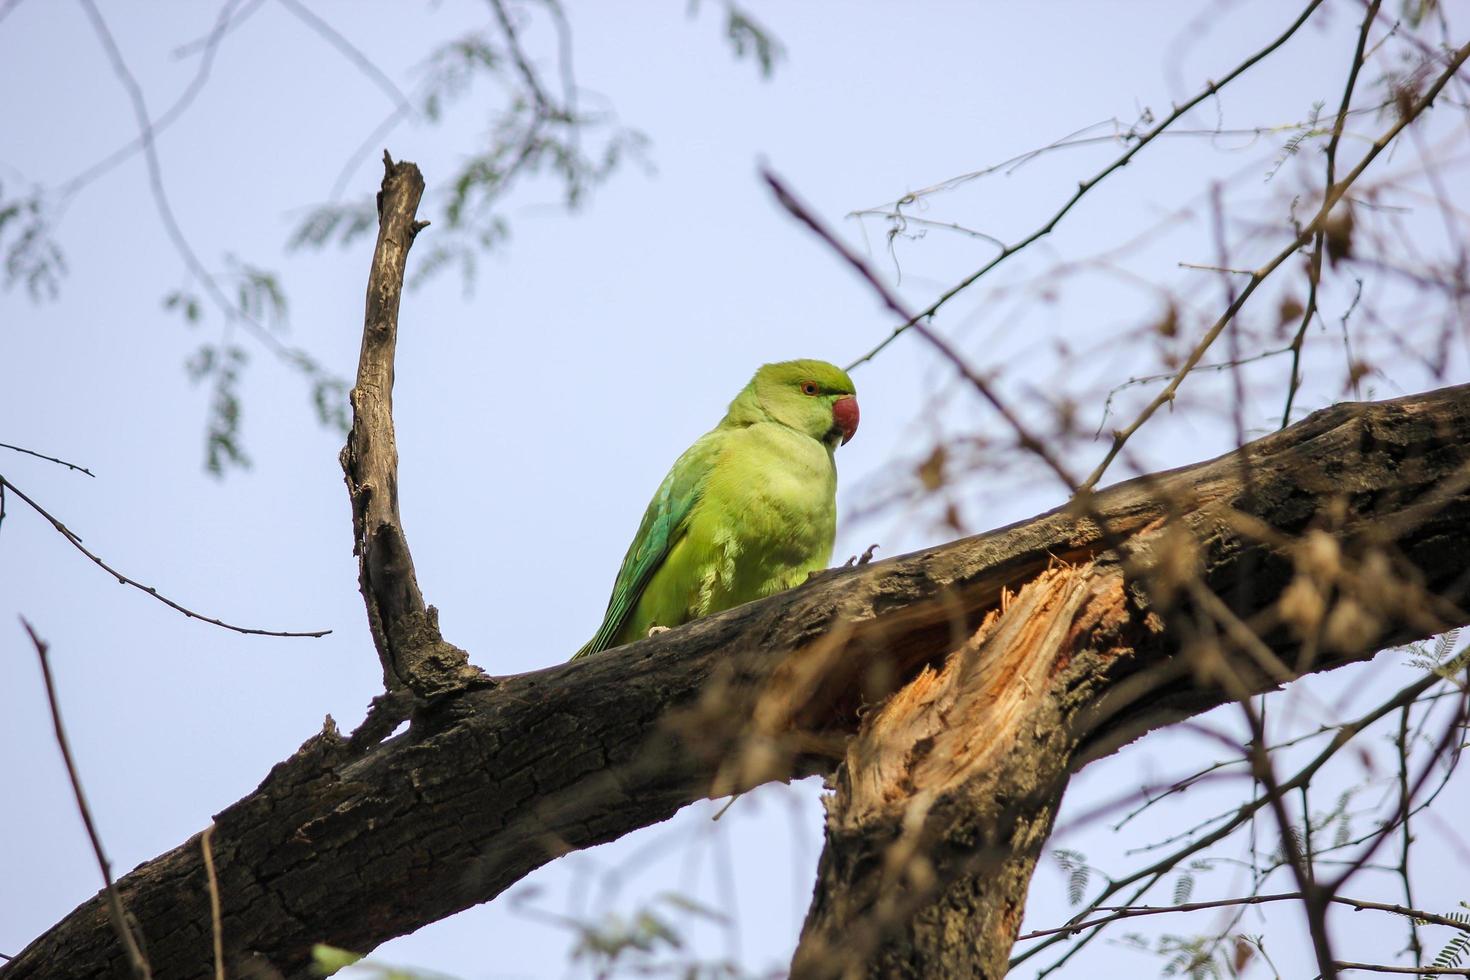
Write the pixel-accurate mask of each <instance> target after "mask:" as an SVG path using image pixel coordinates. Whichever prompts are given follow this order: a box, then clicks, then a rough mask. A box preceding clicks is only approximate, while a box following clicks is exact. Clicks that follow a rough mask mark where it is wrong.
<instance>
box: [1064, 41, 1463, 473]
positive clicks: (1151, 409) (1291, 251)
mask: <svg viewBox="0 0 1470 980" xmlns="http://www.w3.org/2000/svg"><path fill="white" fill-rule="evenodd" d="M1467 58H1470V44H1466V45H1464V46H1463V47H1461V48H1459V49H1457V50H1456V51H1455V53H1454V55H1453V56H1451V58H1450V59H1449V63H1448V66H1447V67H1446V68H1445V70H1444V71H1443V72H1442V73H1441V74H1440V75H1439V76H1438V77H1437V78H1436V79H1435V80H1434V82H1433V83H1432V84H1431V85H1430V86H1429V88H1428V89H1426V90H1425V92H1424V94H1423V95H1422V96H1420V97H1419V98H1418V99H1416V100H1415V101H1414V103H1413V104H1412V105H1411V106H1409V108H1408V109H1407V110H1406V111H1405V112H1403V114H1402V115H1401V116H1400V117H1399V118H1398V120H1397V121H1396V122H1395V123H1394V124H1393V125H1392V126H1390V127H1389V128H1388V130H1387V131H1386V132H1385V133H1383V135H1381V136H1379V137H1378V139H1376V140H1375V141H1374V142H1373V145H1372V146H1370V147H1369V148H1368V151H1367V152H1366V153H1365V154H1364V155H1363V158H1362V160H1360V161H1358V164H1357V166H1355V167H1354V168H1353V169H1352V170H1351V171H1350V172H1349V173H1348V174H1347V176H1345V177H1343V178H1342V180H1341V181H1339V182H1337V183H1336V184H1333V185H1332V186H1331V187H1328V188H1327V190H1326V192H1325V194H1324V195H1323V200H1322V204H1321V206H1320V207H1319V208H1318V210H1317V214H1316V216H1315V217H1313V218H1312V220H1311V221H1310V222H1309V223H1308V224H1307V225H1306V227H1304V228H1302V229H1301V230H1300V231H1299V232H1297V235H1296V237H1295V238H1293V239H1292V240H1291V242H1290V243H1289V244H1288V245H1287V246H1286V247H1285V248H1283V249H1282V250H1281V251H1280V252H1278V253H1276V255H1275V256H1274V257H1272V258H1271V259H1270V260H1269V261H1267V262H1266V263H1265V264H1264V265H1262V266H1261V267H1260V268H1258V269H1256V270H1255V272H1253V273H1252V274H1251V277H1250V280H1249V281H1248V282H1247V283H1246V285H1245V287H1244V288H1243V289H1242V290H1241V291H1240V295H1239V296H1237V297H1236V299H1235V302H1233V303H1231V304H1230V306H1229V307H1228V308H1227V309H1226V310H1225V312H1224V313H1222V314H1221V315H1220V318H1219V319H1218V320H1216V321H1215V323H1214V324H1213V325H1212V326H1211V327H1210V329H1209V330H1207V331H1206V332H1205V335H1204V336H1203V337H1201V338H1200V340H1199V342H1198V343H1197V344H1195V346H1194V349H1193V350H1191V351H1190V352H1189V356H1188V357H1187V358H1186V359H1185V361H1184V364H1183V365H1182V366H1181V367H1180V368H1179V370H1178V371H1177V372H1175V374H1174V377H1173V380H1171V381H1170V382H1169V383H1168V384H1167V385H1165V386H1164V388H1163V389H1162V390H1161V391H1160V392H1159V393H1158V394H1157V395H1155V396H1154V398H1153V400H1152V401H1150V402H1149V403H1148V404H1147V405H1146V406H1144V409H1143V411H1141V412H1139V414H1138V417H1137V418H1135V419H1134V420H1133V421H1132V422H1131V423H1129V425H1128V426H1127V427H1126V428H1123V429H1119V430H1117V431H1116V432H1114V433H1113V442H1112V445H1111V446H1110V447H1109V448H1108V451H1107V453H1106V454H1105V455H1104V456H1103V459H1102V461H1101V462H1099V463H1098V464H1097V467H1096V468H1095V469H1094V470H1093V471H1092V473H1091V474H1089V475H1088V477H1087V479H1086V480H1084V481H1083V483H1082V486H1081V489H1083V490H1091V489H1092V488H1093V487H1095V486H1096V485H1097V482H1098V481H1099V480H1101V479H1102V476H1103V474H1104V473H1105V472H1106V471H1107V468H1108V467H1109V466H1110V465H1111V464H1112V462H1113V460H1114V459H1116V458H1117V456H1118V453H1119V451H1120V450H1121V449H1122V448H1123V445H1124V443H1126V442H1127V441H1128V439H1129V438H1130V437H1131V436H1132V435H1133V434H1134V433H1135V432H1137V431H1138V430H1139V428H1140V427H1141V426H1142V425H1143V424H1144V423H1145V422H1147V421H1148V420H1149V419H1150V418H1152V417H1153V414H1154V413H1155V412H1156V411H1158V410H1159V408H1160V407H1162V406H1163V405H1166V404H1168V403H1169V402H1172V401H1173V400H1174V395H1175V392H1177V391H1178V389H1179V386H1180V384H1182V383H1183V382H1184V379H1185V377H1186V376H1188V375H1189V373H1190V372H1191V371H1193V370H1194V367H1195V365H1196V364H1198V363H1199V360H1200V358H1202V357H1203V356H1204V355H1205V352H1206V351H1208V350H1209V349H1210V346H1211V345H1212V344H1214V342H1215V340H1216V339H1218V338H1219V336H1220V334H1221V332H1222V331H1223V330H1224V329H1225V327H1226V326H1228V325H1229V324H1230V322H1231V321H1232V320H1233V319H1234V318H1235V314H1236V313H1238V312H1239V311H1240V308H1241V307H1242V306H1244V305H1245V302H1246V300H1248V299H1250V297H1251V295H1252V294H1253V293H1254V292H1255V291H1256V288H1257V287H1258V286H1260V284H1261V283H1263V282H1265V281H1266V279H1267V278H1268V277H1269V276H1270V275H1271V274H1272V273H1273V272H1275V271H1276V269H1277V268H1278V267H1280V265H1281V264H1282V263H1283V262H1285V261H1286V260H1287V259H1288V258H1290V257H1291V256H1292V255H1295V254H1296V251H1297V249H1299V248H1301V247H1302V246H1303V245H1305V244H1306V243H1307V242H1309V241H1310V240H1311V239H1312V236H1313V235H1315V234H1316V233H1317V231H1318V230H1320V229H1321V228H1322V226H1323V224H1324V223H1325V222H1326V220H1327V216H1328V214H1329V213H1330V212H1331V211H1332V208H1333V206H1335V205H1336V204H1337V202H1338V201H1339V200H1341V199H1342V197H1343V195H1344V194H1346V193H1347V190H1348V188H1349V187H1351V186H1352V185H1353V184H1354V183H1355V182H1356V181H1357V180H1358V178H1359V177H1361V176H1362V175H1363V172H1364V171H1366V170H1367V169H1368V167H1369V166H1371V165H1372V163H1373V161H1374V160H1376V159H1377V158H1378V155H1379V154H1380V153H1382V152H1383V150H1384V149H1385V148H1386V147H1387V146H1388V145H1389V144H1390V143H1392V142H1393V140H1394V139H1395V138H1396V137H1397V136H1398V135H1399V133H1401V132H1403V130H1404V128H1405V127H1406V126H1408V125H1409V124H1410V123H1411V122H1413V121H1414V120H1415V119H1418V118H1419V116H1420V115H1421V114H1423V112H1424V111H1425V110H1426V109H1428V108H1429V106H1430V105H1431V104H1432V103H1433V102H1434V99H1435V96H1437V95H1439V93H1440V90H1441V89H1443V88H1444V86H1445V85H1446V84H1447V83H1448V82H1449V80H1450V79H1451V78H1453V77H1454V76H1455V74H1456V72H1458V71H1459V70H1460V67H1461V66H1462V65H1464V63H1465V60H1466V59H1467Z"/></svg>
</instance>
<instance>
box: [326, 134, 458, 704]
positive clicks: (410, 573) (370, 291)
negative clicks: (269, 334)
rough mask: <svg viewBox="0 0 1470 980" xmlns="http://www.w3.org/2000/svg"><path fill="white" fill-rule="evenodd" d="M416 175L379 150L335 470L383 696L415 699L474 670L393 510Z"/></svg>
mask: <svg viewBox="0 0 1470 980" xmlns="http://www.w3.org/2000/svg"><path fill="white" fill-rule="evenodd" d="M423 193H424V178H423V175H422V174H420V173H419V168H418V167H417V166H415V165H414V164H412V163H408V162H406V161H405V162H402V163H394V162H393V158H392V157H391V156H389V155H388V153H387V151H386V150H385V151H384V152H383V186H382V189H381V190H380V191H379V192H378V242H377V245H376V247H375V248H374V249H373V262H372V269H371V272H370V273H369V275H368V288H367V309H366V312H365V314H364V322H363V329H362V352H361V354H360V355H359V358H358V364H357V384H356V385H355V386H354V387H353V389H352V393H351V401H352V429H351V431H350V432H349V433H348V435H347V445H346V446H344V447H343V449H342V455H341V463H342V472H343V475H344V476H345V477H346V480H347V492H348V495H349V496H350V497H351V500H352V529H353V553H354V554H355V555H357V558H358V587H359V589H360V590H361V591H362V598H363V601H364V602H365V603H366V604H367V614H368V624H369V626H370V627H371V628H372V633H373V643H374V645H376V646H377V649H378V659H379V660H380V661H381V662H382V665H383V686H384V687H385V688H387V690H388V692H389V693H390V694H396V693H399V692H405V691H412V692H413V693H414V694H416V695H418V696H420V697H428V696H431V695H434V694H439V693H443V692H444V691H447V690H452V689H454V688H456V687H458V686H461V685H463V684H466V683H470V682H472V681H475V680H477V679H479V678H481V677H482V676H483V675H481V674H480V672H479V671H477V670H476V669H475V668H473V667H471V666H470V665H469V660H468V658H467V657H466V655H465V652H464V651H463V650H460V649H458V648H457V647H454V646H451V645H450V644H448V643H445V642H444V639H443V637H441V636H440V635H439V621H438V619H439V618H438V615H437V613H436V612H435V610H434V609H433V607H432V606H427V607H426V606H425V605H424V596H423V593H422V592H420V591H419V583H418V578H417V576H416V575H415V574H414V569H413V556H412V555H410V554H409V550H408V539H407V538H406V537H405V536H404V533H403V521H402V519H401V518H400V517H399V516H398V442H397V438H396V436H395V435H394V430H393V358H394V354H395V352H396V350H397V346H398V306H399V302H400V301H401V299H402V298H403V274H404V269H405V268H406V267H407V264H408V250H409V248H411V247H412V246H413V242H414V238H415V237H416V236H417V235H418V233H419V232H420V231H421V230H422V229H423V228H425V227H426V226H427V225H428V222H427V221H418V220H416V219H415V214H416V213H417V211H418V206H419V199H420V198H421V197H422V196H423Z"/></svg>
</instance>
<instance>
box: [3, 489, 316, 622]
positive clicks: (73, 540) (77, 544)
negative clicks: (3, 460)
mask: <svg viewBox="0 0 1470 980" xmlns="http://www.w3.org/2000/svg"><path fill="white" fill-rule="evenodd" d="M0 489H9V490H10V491H11V492H12V493H14V494H15V495H16V496H17V497H19V498H20V499H21V500H23V501H25V503H26V504H28V505H29V506H30V508H31V510H34V511H35V512H36V513H37V514H40V515H41V517H43V518H44V519H45V520H46V522H47V523H49V524H50V525H51V526H52V527H54V528H55V529H56V532H57V533H58V534H60V535H61V536H62V537H63V538H65V539H66V540H67V541H68V542H69V543H70V544H71V546H72V547H73V548H75V549H77V550H78V551H80V552H81V553H82V554H84V555H86V556H87V558H88V559H90V560H91V562H92V563H93V564H94V565H96V566H97V567H98V568H100V569H102V570H103V571H105V572H107V573H108V574H109V575H111V576H112V577H113V578H115V579H117V580H118V581H119V582H121V583H122V584H123V585H130V586H132V587H133V588H135V589H137V590H138V591H140V592H144V593H146V594H148V595H150V596H152V597H153V598H155V599H157V600H158V601H159V602H161V603H163V604H164V605H165V606H168V607H169V608H170V609H173V610H176V611H178V612H181V613H183V614H184V615H185V616H187V617H189V618H190V619H197V620H199V621H201V622H205V623H209V624H211V625H213V626H218V627H220V628H221V629H227V630H230V631H231V632H234V633H245V634H247V635H250V636H291V637H304V636H326V635H327V634H328V633H330V632H332V631H331V630H312V631H310V632H290V631H286V630H263V629H255V628H253V627H249V626H236V625H234V624H233V623H227V622H225V621H224V620H222V619H215V618H214V617H213V616H206V615H204V614H203V613H199V612H195V611H194V610H192V609H190V608H188V607H187V606H183V605H180V604H179V603H177V602H175V601H174V600H172V599H170V598H169V597H168V596H166V595H164V594H163V593H161V592H159V591H158V590H157V589H156V588H154V587H153V586H151V585H144V584H143V583H142V582H139V581H137V580H136V579H133V578H129V577H128V576H126V575H124V574H123V573H122V572H120V571H118V570H117V569H116V568H113V567H112V566H111V565H109V564H108V563H107V562H105V561H103V560H102V559H101V558H100V557H98V556H97V555H96V554H94V553H93V552H92V551H91V550H90V549H89V548H87V546H86V545H84V544H82V539H81V538H80V537H78V536H77V535H76V534H74V533H72V531H71V529H70V528H68V527H67V526H66V525H65V524H63V523H61V521H59V520H57V519H56V518H55V517H53V516H51V514H50V513H48V512H47V511H46V509H45V508H43V507H42V506H41V505H40V504H38V503H36V502H35V501H34V500H32V499H31V498H30V497H28V496H27V495H26V494H25V493H24V492H23V491H22V490H21V489H20V488H19V487H17V486H16V485H15V484H14V483H11V482H10V481H9V480H7V479H5V477H3V476H0Z"/></svg>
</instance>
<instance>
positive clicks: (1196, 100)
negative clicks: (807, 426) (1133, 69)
mask: <svg viewBox="0 0 1470 980" xmlns="http://www.w3.org/2000/svg"><path fill="white" fill-rule="evenodd" d="M1322 2H1323V0H1311V2H1310V3H1308V4H1307V6H1306V8H1305V9H1303V10H1302V12H1301V13H1300V14H1299V15H1297V18H1296V20H1294V21H1292V23H1291V24H1290V26H1288V27H1287V28H1286V30H1285V31H1283V32H1282V33H1281V34H1280V35H1278V36H1277V37H1276V38H1275V39H1274V40H1273V41H1271V42H1270V43H1269V44H1267V45H1266V46H1265V47H1263V48H1261V49H1260V50H1259V51H1257V52H1256V53H1255V54H1253V55H1251V56H1250V57H1249V58H1246V59H1245V60H1244V61H1242V62H1241V63H1240V64H1238V65H1236V66H1235V68H1233V69H1231V71H1230V72H1229V73H1228V74H1226V75H1225V77H1223V78H1222V79H1220V81H1218V82H1207V83H1205V86H1204V88H1202V89H1201V90H1200V91H1199V92H1198V93H1196V94H1195V95H1194V96H1193V97H1192V98H1190V99H1188V100H1187V101H1185V102H1184V103H1183V104H1181V105H1178V106H1175V107H1174V110H1173V111H1172V112H1170V113H1169V114H1168V115H1167V116H1165V117H1164V118H1163V119H1162V120H1161V121H1160V122H1159V124H1158V125H1156V126H1154V128H1152V129H1150V130H1149V131H1148V132H1146V133H1143V134H1141V135H1139V136H1137V138H1136V139H1137V142H1135V143H1134V144H1133V145H1132V146H1130V147H1129V148H1128V149H1127V150H1126V151H1124V152H1123V153H1122V154H1120V155H1119V156H1118V157H1117V158H1116V159H1114V160H1113V161H1112V162H1111V163H1109V164H1108V165H1107V166H1106V167H1103V168H1102V169H1101V170H1099V171H1098V172H1097V173H1096V174H1093V175H1092V176H1091V177H1089V178H1088V179H1086V180H1084V181H1081V182H1080V183H1079V184H1078V185H1077V190H1076V191H1074V192H1073V194H1072V196H1071V197H1069V198H1068V199H1067V200H1066V202H1065V203H1063V204H1062V206H1061V207H1060V208H1059V209H1058V210H1057V211H1056V212H1055V213H1054V214H1052V216H1051V217H1050V218H1049V219H1047V221H1046V223H1045V224H1043V225H1042V226H1041V227H1039V228H1037V229H1036V230H1035V231H1033V232H1032V233H1031V234H1029V235H1027V236H1026V237H1025V238H1022V239H1021V240H1020V241H1018V242H1016V243H1015V244H1014V245H1007V246H1005V247H1004V248H1002V249H1001V250H1000V252H999V253H998V254H997V255H996V256H995V257H994V258H992V259H991V260H990V261H989V262H987V263H985V264H984V265H983V266H981V267H980V268H979V269H977V270H976V271H975V272H972V273H971V274H970V275H968V276H966V277H965V278H964V279H962V280H960V281H959V282H958V283H956V284H955V285H954V286H952V287H950V288H949V289H947V290H946V291H945V292H943V293H941V294H940V296H939V298H938V299H936V300H935V301H934V302H932V303H930V304H929V305H928V306H927V307H925V308H924V309H923V310H921V311H920V312H919V313H917V314H915V315H914V316H912V317H909V318H906V319H905V320H904V322H903V323H901V324H899V325H898V326H897V327H895V328H894V329H893V332H892V333H890V334H889V335H888V336H887V337H885V338H884V339H883V340H882V342H880V343H879V344H878V345H877V346H876V347H874V348H873V349H872V350H870V351H868V352H867V353H866V354H864V355H863V356H862V357H859V358H858V359H857V360H855V361H853V362H852V363H851V364H849V365H848V367H847V369H848V370H849V371H851V370H852V369H853V368H855V367H857V366H858V365H859V364H862V363H864V362H866V361H871V360H872V359H873V358H874V357H876V356H877V355H878V353H879V352H880V351H882V350H883V348H885V347H887V346H888V345H889V344H891V343H893V341H894V340H895V339H897V338H898V337H899V336H900V335H901V334H903V333H904V332H905V331H907V330H909V329H910V328H912V327H914V326H916V325H917V324H918V322H919V321H920V320H925V319H928V318H929V317H932V316H933V315H934V314H935V313H937V312H938V311H939V308H940V307H942V306H943V305H944V304H945V303H948V302H949V301H950V300H951V299H953V298H954V297H955V296H957V295H959V294H960V293H961V292H963V291H964V290H966V289H968V288H970V287H971V286H973V285H974V284H975V283H976V282H978V281H979V280H980V279H981V278H982V277H983V276H985V275H986V274H987V273H989V272H990V271H991V270H992V269H994V268H995V267H996V266H998V265H1000V264H1001V263H1002V262H1004V261H1005V260H1006V259H1008V258H1010V257H1011V256H1012V255H1015V254H1016V253H1017V252H1019V251H1021V250H1022V249H1025V248H1027V247H1029V246H1030V245H1032V244H1033V243H1034V242H1036V241H1038V240H1040V239H1042V238H1045V237H1046V236H1047V235H1049V234H1051V232H1052V230H1053V229H1055V228H1056V226H1057V225H1058V224H1060V223H1061V221H1062V219H1063V218H1065V217H1066V216H1067V213H1068V212H1069V211H1071V210H1072V208H1073V207H1075V206H1076V205H1077V202H1078V201H1080V200H1082V198H1083V197H1084V196H1086V194H1087V193H1088V191H1090V190H1092V189H1093V188H1094V187H1096V186H1097V185H1098V184H1099V183H1100V182H1102V181H1103V180H1104V179H1105V178H1107V177H1108V176H1109V175H1111V174H1112V173H1114V172H1115V171H1118V170H1121V169H1122V168H1124V167H1126V166H1127V165H1128V164H1129V162H1130V161H1131V160H1132V159H1133V158H1134V157H1135V156H1137V155H1138V153H1139V152H1140V151H1141V150H1142V149H1143V148H1144V147H1145V146H1148V145H1149V144H1150V143H1152V142H1153V141H1154V140H1155V139H1157V138H1158V137H1159V135H1160V134H1161V133H1163V132H1164V131H1165V130H1166V129H1168V128H1169V127H1170V126H1172V125H1173V124H1174V123H1176V122H1178V121H1179V119H1180V118H1182V117H1183V116H1184V115H1185V114H1186V113H1188V112H1189V111H1190V110H1191V109H1193V108H1194V107H1195V106H1197V105H1199V104H1200V103H1201V102H1204V101H1205V100H1206V99H1210V98H1213V97H1214V96H1215V95H1216V94H1217V93H1218V92H1219V91H1220V90H1221V89H1222V88H1224V87H1225V86H1227V85H1229V84H1230V83H1231V82H1233V81H1235V79H1237V78H1239V77H1240V76H1241V75H1243V74H1245V73H1246V72H1247V71H1249V70H1250V69H1251V68H1253V67H1254V66H1255V65H1257V64H1259V63H1260V62H1261V61H1262V60H1264V59H1265V58H1267V57H1268V56H1269V55H1270V54H1271V53H1272V52H1274V51H1275V50H1276V49H1277V48H1279V47H1281V46H1282V45H1283V44H1285V43H1286V42H1287V41H1288V40H1290V39H1291V36H1292V35H1293V34H1295V33H1296V32H1297V30H1298V29H1300V28H1301V26H1302V25H1303V24H1305V23H1306V22H1307V19H1308V18H1309V17H1311V16H1312V14H1313V12H1314V11H1316V9H1317V8H1318V7H1320V6H1321V5H1322Z"/></svg>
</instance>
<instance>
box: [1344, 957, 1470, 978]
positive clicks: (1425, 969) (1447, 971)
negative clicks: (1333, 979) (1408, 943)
mask: <svg viewBox="0 0 1470 980" xmlns="http://www.w3.org/2000/svg"><path fill="white" fill-rule="evenodd" d="M1332 965H1333V966H1335V967H1337V968H1338V969H1339V970H1367V971H1370V972H1372V973H1412V974H1414V975H1415V976H1421V977H1422V976H1431V977H1470V967H1463V966H1386V965H1381V964H1377V963H1346V962H1343V961H1341V960H1339V961H1338V962H1336V963H1334V964H1332Z"/></svg>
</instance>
